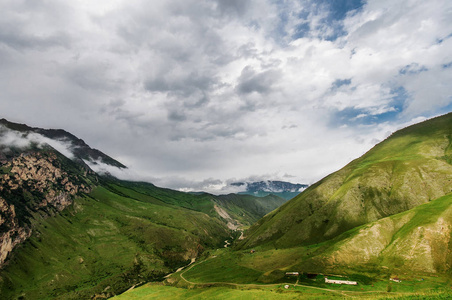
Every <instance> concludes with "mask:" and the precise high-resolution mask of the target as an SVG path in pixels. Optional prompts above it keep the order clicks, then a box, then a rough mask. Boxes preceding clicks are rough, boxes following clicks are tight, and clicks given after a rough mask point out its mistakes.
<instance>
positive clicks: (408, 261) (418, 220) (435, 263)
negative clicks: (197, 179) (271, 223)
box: [186, 194, 452, 283]
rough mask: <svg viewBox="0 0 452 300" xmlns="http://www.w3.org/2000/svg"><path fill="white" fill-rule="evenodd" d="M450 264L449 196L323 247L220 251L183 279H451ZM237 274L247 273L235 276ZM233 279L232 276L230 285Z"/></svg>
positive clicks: (356, 230)
mask: <svg viewBox="0 0 452 300" xmlns="http://www.w3.org/2000/svg"><path fill="white" fill-rule="evenodd" d="M226 262H229V263H230V262H233V263H231V265H233V266H234V267H233V268H232V269H231V271H229V268H225V267H224V266H223V264H225V263H226ZM451 263H452V195H451V194H450V195H447V196H444V197H441V198H439V199H436V200H434V201H431V202H429V203H427V204H423V205H420V206H418V207H416V208H414V209H412V210H409V211H406V212H403V213H400V214H396V215H393V216H390V217H387V218H384V219H381V220H378V221H375V222H372V223H369V224H366V225H363V226H360V227H357V228H354V229H352V230H349V231H347V232H345V233H343V234H341V235H339V236H338V237H336V238H335V239H332V240H329V241H326V242H323V243H319V244H313V245H309V246H299V247H293V248H285V249H279V250H277V249H272V248H266V247H257V248H256V252H255V253H253V254H250V252H249V251H246V250H238V251H224V252H222V253H220V254H218V255H217V257H215V258H213V259H211V260H208V261H206V262H205V263H202V264H199V265H198V266H196V268H192V269H190V270H189V271H187V272H186V278H187V279H189V280H191V281H194V282H208V280H212V281H217V282H221V281H226V282H236V281H237V280H239V281H241V282H242V283H245V282H272V281H274V280H278V277H277V275H278V274H279V275H280V278H279V279H281V278H282V277H283V275H284V272H285V271H298V272H305V273H339V274H348V275H349V276H353V274H355V275H356V274H358V275H359V274H361V275H365V276H371V277H378V278H388V277H389V276H391V275H394V274H400V275H401V276H405V277H410V276H421V274H426V276H429V275H428V274H430V276H431V275H432V274H439V275H441V276H444V277H445V278H448V277H449V278H451V276H452V271H451ZM241 268H243V270H246V272H240V271H238V269H241ZM249 270H252V271H253V272H254V273H253V272H252V271H249ZM278 272H279V273H278ZM410 272H415V273H410ZM232 274H236V275H235V277H234V280H233V281H231V279H230V277H231V276H232ZM281 276H282V277H281ZM435 276H436V275H435ZM451 279H452V278H451Z"/></svg>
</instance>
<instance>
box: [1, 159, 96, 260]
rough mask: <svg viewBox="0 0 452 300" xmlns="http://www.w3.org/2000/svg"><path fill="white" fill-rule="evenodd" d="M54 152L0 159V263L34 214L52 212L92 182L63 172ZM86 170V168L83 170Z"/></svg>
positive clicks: (85, 190) (21, 237) (29, 228)
mask: <svg viewBox="0 0 452 300" xmlns="http://www.w3.org/2000/svg"><path fill="white" fill-rule="evenodd" d="M60 159H63V158H58V157H57V154H56V153H54V152H45V151H44V152H33V151H32V152H27V153H22V154H20V155H19V156H17V157H14V158H12V159H11V160H5V159H3V160H2V162H1V163H2V165H1V169H0V267H1V265H2V264H3V263H4V261H5V259H6V258H7V256H8V254H9V253H10V252H11V251H12V250H13V249H14V247H15V246H16V245H18V244H20V243H22V242H24V241H25V240H26V239H27V238H28V237H30V235H31V234H32V231H33V226H32V224H31V223H32V220H33V216H34V215H36V214H40V215H41V216H46V215H52V214H54V212H56V211H62V210H63V209H65V208H66V207H68V206H69V205H71V204H72V201H73V198H74V196H75V195H77V194H78V193H89V192H90V191H91V187H92V183H91V182H89V181H88V180H87V179H86V178H83V176H78V175H75V174H71V173H68V172H66V171H65V170H64V169H63V168H62V163H61V161H60ZM84 172H85V174H86V173H88V172H89V170H85V171H84Z"/></svg>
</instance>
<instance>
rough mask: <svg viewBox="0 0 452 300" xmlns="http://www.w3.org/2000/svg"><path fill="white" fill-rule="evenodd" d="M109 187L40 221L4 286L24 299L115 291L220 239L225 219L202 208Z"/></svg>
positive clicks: (155, 275) (157, 274)
mask: <svg viewBox="0 0 452 300" xmlns="http://www.w3.org/2000/svg"><path fill="white" fill-rule="evenodd" d="M134 196H135V197H134V198H131V197H127V196H123V195H119V194H117V193H114V192H112V191H111V190H108V189H106V188H103V187H98V188H95V189H94V191H93V192H92V193H90V194H88V195H86V196H83V197H80V198H77V199H75V201H74V203H73V205H71V206H70V207H69V208H67V209H66V210H64V211H63V213H62V214H61V215H56V216H54V217H49V218H45V219H42V218H40V217H36V219H34V222H37V224H35V225H36V227H35V229H34V231H33V234H32V236H31V237H30V238H29V239H28V240H27V241H25V243H24V244H22V245H20V246H18V248H17V249H15V250H14V251H13V253H12V256H11V257H10V259H9V261H8V262H7V264H6V266H5V267H4V268H3V269H2V270H1V271H0V276H1V294H2V295H4V296H6V297H7V298H8V297H10V296H11V297H13V296H15V297H16V296H19V295H22V296H25V297H26V299H42V298H46V297H51V298H54V297H56V298H61V299H70V298H72V299H83V298H89V297H91V296H92V295H94V294H96V293H101V292H103V291H104V290H105V289H106V288H107V287H108V286H110V288H108V289H107V290H108V292H109V293H111V294H116V293H119V292H122V291H124V290H126V289H127V288H128V287H130V286H131V285H133V284H135V283H138V282H140V281H149V280H157V279H161V278H162V277H163V275H165V274H167V273H169V272H170V271H172V270H174V269H175V268H177V267H179V266H181V265H184V264H186V263H187V262H188V261H190V259H191V258H194V257H196V256H198V255H199V254H201V253H202V252H203V251H204V249H206V248H211V247H220V246H222V241H223V240H224V239H225V238H227V237H228V236H229V232H228V230H227V229H226V227H225V226H224V224H223V223H222V222H221V221H220V220H219V219H216V218H212V217H210V216H208V215H206V214H204V213H201V212H197V211H193V210H187V209H184V208H180V207H177V206H172V205H166V204H165V203H163V205H162V203H159V202H160V201H159V200H156V199H154V198H152V197H149V196H146V195H144V194H135V195H134Z"/></svg>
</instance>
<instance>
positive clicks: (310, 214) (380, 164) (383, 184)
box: [242, 114, 452, 248]
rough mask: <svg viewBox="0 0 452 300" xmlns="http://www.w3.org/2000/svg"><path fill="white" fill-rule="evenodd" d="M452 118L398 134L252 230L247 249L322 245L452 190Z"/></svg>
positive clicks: (444, 117) (327, 178)
mask: <svg viewBox="0 0 452 300" xmlns="http://www.w3.org/2000/svg"><path fill="white" fill-rule="evenodd" d="M451 141H452V114H448V115H445V116H442V117H438V118H435V119H431V120H428V121H426V122H423V123H420V124H417V125H414V126H411V127H408V128H405V129H403V130H400V131H398V132H396V133H394V134H393V135H392V136H391V137H390V138H388V139H387V140H385V141H384V142H382V143H380V144H378V145H377V146H375V147H374V148H373V149H371V150H370V151H369V152H368V153H366V154H365V155H363V156H362V157H361V158H359V159H356V160H354V161H353V162H351V163H350V164H348V165H347V166H345V167H344V168H343V169H341V170H339V171H337V172H335V173H333V174H331V175H329V176H327V177H326V178H324V179H322V180H321V181H319V182H318V183H316V184H315V185H312V186H311V187H309V188H308V189H307V190H306V191H304V192H303V193H301V194H300V195H299V196H298V197H296V198H294V199H292V200H291V201H289V202H287V203H286V204H285V205H283V206H281V207H280V208H279V209H277V210H276V211H274V212H272V213H271V214H269V215H267V216H266V217H264V218H263V219H261V220H260V221H259V222H258V223H257V224H256V225H254V226H253V227H251V229H250V230H249V231H248V233H247V237H248V238H247V239H246V240H245V241H244V242H243V244H242V247H244V248H249V247H253V246H255V245H261V244H264V243H267V244H271V245H273V246H274V247H278V248H281V247H293V246H296V245H300V244H304V245H308V244H312V243H318V242H321V241H325V240H328V239H331V238H333V237H335V236H337V235H339V234H340V233H342V232H345V231H347V230H349V229H351V228H354V227H356V226H359V225H362V224H365V223H368V222H372V221H375V220H378V219H381V218H384V217H386V216H390V215H393V214H396V213H400V212H403V211H406V210H409V209H411V208H413V207H416V206H418V205H420V204H423V203H427V202H428V201H429V200H433V199H436V198H438V197H441V196H443V195H445V194H447V193H449V192H450V191H451V190H452V180H451V178H452V165H451V164H450V163H451V161H452V160H451V157H452V143H451Z"/></svg>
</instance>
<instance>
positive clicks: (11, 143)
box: [0, 125, 74, 159]
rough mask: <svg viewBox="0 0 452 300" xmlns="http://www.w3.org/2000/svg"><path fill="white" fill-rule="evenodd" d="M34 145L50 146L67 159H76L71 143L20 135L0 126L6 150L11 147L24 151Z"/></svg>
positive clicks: (35, 135)
mask: <svg viewBox="0 0 452 300" xmlns="http://www.w3.org/2000/svg"><path fill="white" fill-rule="evenodd" d="M32 144H34V145H36V146H38V147H43V146H45V145H49V146H51V147H52V148H54V149H55V150H57V151H58V152H60V153H61V154H63V155H64V156H66V157H67V158H69V159H72V158H74V154H73V153H72V151H71V146H72V144H71V143H70V142H69V141H62V140H54V139H49V138H47V137H45V136H42V135H40V134H38V133H20V132H18V131H13V130H10V129H8V128H6V127H4V126H3V125H0V145H1V146H3V147H5V149H8V148H11V147H15V148H19V149H24V148H27V147H30V145H32ZM6 151H7V150H6Z"/></svg>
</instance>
